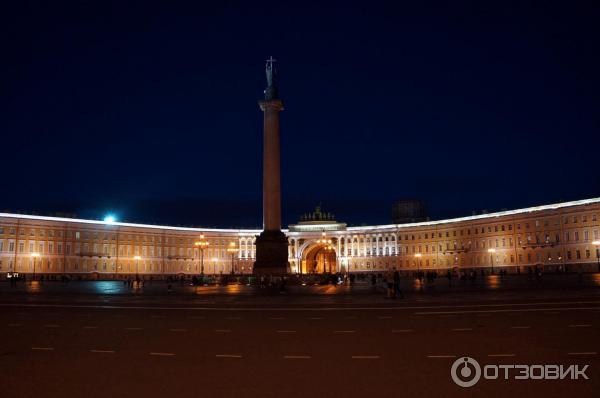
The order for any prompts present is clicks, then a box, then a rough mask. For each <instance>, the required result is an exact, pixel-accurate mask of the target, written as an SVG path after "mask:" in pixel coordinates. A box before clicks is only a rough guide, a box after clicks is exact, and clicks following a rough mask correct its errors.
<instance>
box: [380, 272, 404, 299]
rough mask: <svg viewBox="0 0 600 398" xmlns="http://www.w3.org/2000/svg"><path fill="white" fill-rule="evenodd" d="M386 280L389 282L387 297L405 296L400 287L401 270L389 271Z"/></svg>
mask: <svg viewBox="0 0 600 398" xmlns="http://www.w3.org/2000/svg"><path fill="white" fill-rule="evenodd" d="M385 282H386V283H387V294H386V298H389V299H395V298H398V297H400V298H404V294H403V293H402V289H401V288H400V272H398V271H397V270H394V271H393V272H392V271H389V272H387V273H386V275H385Z"/></svg>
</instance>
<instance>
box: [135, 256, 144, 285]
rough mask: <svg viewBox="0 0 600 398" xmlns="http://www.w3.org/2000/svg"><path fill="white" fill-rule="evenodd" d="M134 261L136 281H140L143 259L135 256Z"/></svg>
mask: <svg viewBox="0 0 600 398" xmlns="http://www.w3.org/2000/svg"><path fill="white" fill-rule="evenodd" d="M133 259H134V260H135V279H139V278H140V277H139V275H138V272H139V269H138V268H139V266H140V260H141V259H142V258H141V257H140V256H134V257H133Z"/></svg>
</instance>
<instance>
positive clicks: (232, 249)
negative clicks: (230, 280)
mask: <svg viewBox="0 0 600 398" xmlns="http://www.w3.org/2000/svg"><path fill="white" fill-rule="evenodd" d="M227 252H228V253H231V275H234V274H235V272H234V269H233V258H234V256H235V253H236V252H237V247H236V245H235V242H231V243H229V247H228V248H227Z"/></svg>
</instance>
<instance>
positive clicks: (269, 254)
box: [253, 231, 290, 276]
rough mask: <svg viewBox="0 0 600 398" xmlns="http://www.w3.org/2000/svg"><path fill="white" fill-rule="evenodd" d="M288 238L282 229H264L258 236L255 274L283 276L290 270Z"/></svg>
mask: <svg viewBox="0 0 600 398" xmlns="http://www.w3.org/2000/svg"><path fill="white" fill-rule="evenodd" d="M289 268H290V263H289V262H288V239H287V236H285V234H284V233H283V232H281V231H263V232H261V234H260V235H259V236H258V238H256V261H255V262H254V267H253V270H254V274H255V275H271V276H282V275H286V274H287V273H288V271H289Z"/></svg>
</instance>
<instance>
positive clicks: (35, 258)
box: [31, 253, 40, 280]
mask: <svg viewBox="0 0 600 398" xmlns="http://www.w3.org/2000/svg"><path fill="white" fill-rule="evenodd" d="M39 256H40V253H31V257H33V277H32V279H33V280H35V261H36V260H37V258H38V257H39Z"/></svg>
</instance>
